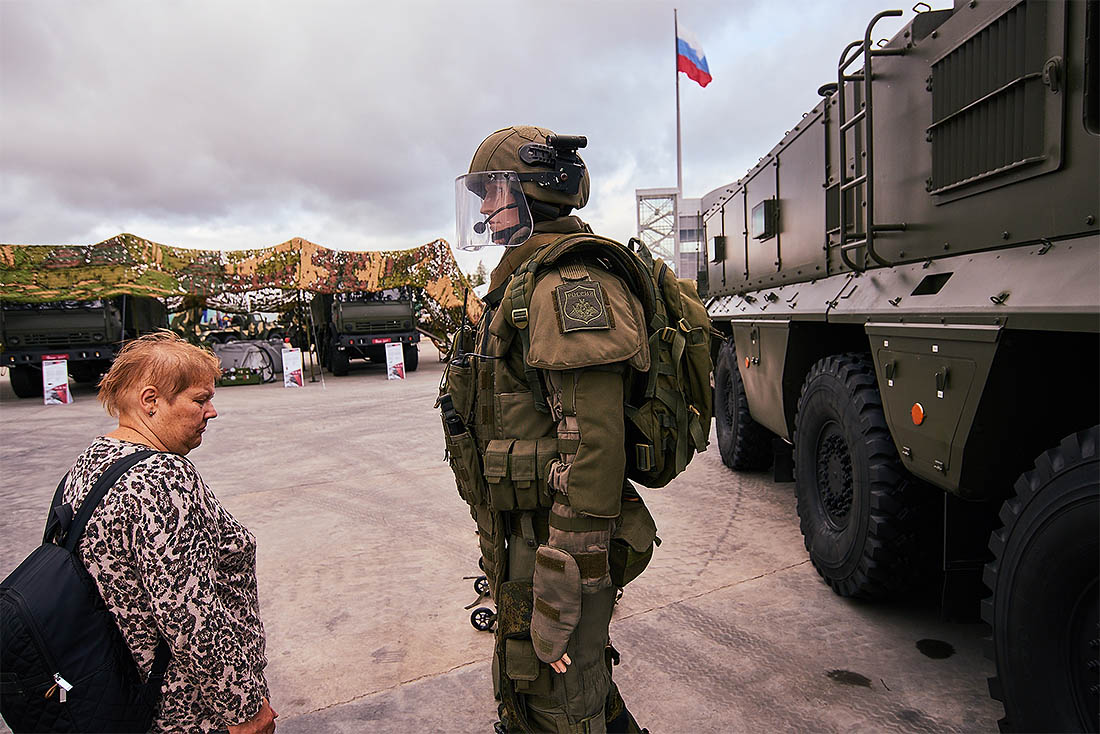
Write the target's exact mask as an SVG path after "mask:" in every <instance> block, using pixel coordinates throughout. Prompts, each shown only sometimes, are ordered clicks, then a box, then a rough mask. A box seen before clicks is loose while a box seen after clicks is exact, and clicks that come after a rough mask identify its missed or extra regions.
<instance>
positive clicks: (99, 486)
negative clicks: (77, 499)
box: [65, 449, 161, 553]
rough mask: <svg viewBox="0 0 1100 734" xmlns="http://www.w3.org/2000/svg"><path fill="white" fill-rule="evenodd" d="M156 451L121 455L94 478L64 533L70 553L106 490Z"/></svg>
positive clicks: (149, 450)
mask: <svg viewBox="0 0 1100 734" xmlns="http://www.w3.org/2000/svg"><path fill="white" fill-rule="evenodd" d="M157 453H161V452H159V451H153V450H152V449H146V450H142V451H135V452H134V453H132V454H127V455H126V456H123V457H122V458H121V459H119V460H118V461H116V462H115V463H113V464H111V465H110V466H109V467H107V470H106V471H105V472H103V474H102V475H100V477H99V479H97V480H96V483H95V484H93V485H92V489H91V491H89V492H88V496H87V497H85V498H84V501H83V502H81V503H80V510H79V511H78V512H77V513H76V517H75V518H73V524H72V526H70V527H69V532H68V533H66V535H65V550H67V551H69V552H70V553H72V552H73V551H75V550H76V544H77V543H79V542H80V538H81V536H82V535H84V528H85V526H86V525H87V524H88V520H90V519H91V517H92V513H93V512H94V511H95V508H96V507H98V506H99V503H100V502H102V501H103V497H104V496H105V495H106V494H107V491H108V490H109V489H110V488H111V487H113V486H114V484H115V482H117V481H118V480H119V479H120V478H121V477H122V475H123V474H125V473H126V472H128V471H129V470H130V468H131V467H133V466H134V464H137V463H138V462H140V461H142V460H143V459H146V458H148V457H150V456H152V455H153V454H157Z"/></svg>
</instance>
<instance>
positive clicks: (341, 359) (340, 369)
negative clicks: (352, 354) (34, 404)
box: [329, 347, 348, 377]
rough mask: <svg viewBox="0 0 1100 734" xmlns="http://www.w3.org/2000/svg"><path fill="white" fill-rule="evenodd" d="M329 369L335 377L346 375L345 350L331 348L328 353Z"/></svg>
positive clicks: (346, 359)
mask: <svg viewBox="0 0 1100 734" xmlns="http://www.w3.org/2000/svg"><path fill="white" fill-rule="evenodd" d="M329 367H330V368H331V369H332V374H333V375H335V376H336V377H343V376H344V375H346V374H347V373H348V353H347V350H345V349H337V348H336V347H332V348H331V351H330V353H329Z"/></svg>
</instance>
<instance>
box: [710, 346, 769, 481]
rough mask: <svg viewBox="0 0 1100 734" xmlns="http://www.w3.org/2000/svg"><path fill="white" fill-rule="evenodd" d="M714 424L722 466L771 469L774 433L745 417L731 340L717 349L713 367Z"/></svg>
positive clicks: (745, 404) (746, 404)
mask: <svg viewBox="0 0 1100 734" xmlns="http://www.w3.org/2000/svg"><path fill="white" fill-rule="evenodd" d="M714 421H715V427H716V430H717V432H718V452H719V453H720V454H721V455H722V463H723V464H725V465H726V466H728V467H729V468H730V469H738V470H748V471H759V470H763V469H767V468H768V467H769V466H771V463H772V439H774V438H775V434H774V433H772V432H771V431H769V430H768V429H767V428H764V427H763V426H762V425H760V424H759V423H757V422H756V421H754V420H753V419H752V416H751V415H749V400H748V397H747V396H746V395H745V384H744V383H743V382H742V381H741V372H740V371H739V370H738V369H737V352H736V351H735V349H734V344H733V340H732V339H730V340H729V341H727V342H726V343H725V344H723V345H722V348H721V349H719V350H718V363H717V364H716V365H715V367H714Z"/></svg>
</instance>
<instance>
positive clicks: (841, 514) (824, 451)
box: [817, 424, 852, 530]
mask: <svg viewBox="0 0 1100 734" xmlns="http://www.w3.org/2000/svg"><path fill="white" fill-rule="evenodd" d="M817 492H818V496H819V497H820V498H821V506H822V507H823V508H824V509H825V516H826V517H827V518H828V521H829V524H830V525H832V526H833V527H834V528H835V529H837V530H842V529H844V528H845V527H846V526H847V524H848V515H849V513H850V512H851V509H852V455H851V453H849V451H848V442H847V441H845V440H844V436H843V435H842V434H841V433H840V430H839V429H838V427H837V426H836V424H829V425H828V426H826V427H825V429H824V430H823V431H822V433H821V438H820V440H819V441H818V446H817Z"/></svg>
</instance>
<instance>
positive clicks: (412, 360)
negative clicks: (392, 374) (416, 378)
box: [401, 344, 420, 372]
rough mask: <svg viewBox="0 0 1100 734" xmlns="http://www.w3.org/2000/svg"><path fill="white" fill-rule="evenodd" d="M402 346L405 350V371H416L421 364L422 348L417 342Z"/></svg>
mask: <svg viewBox="0 0 1100 734" xmlns="http://www.w3.org/2000/svg"><path fill="white" fill-rule="evenodd" d="M401 348H402V349H403V350H404V352H405V371H406V372H416V368H417V367H419V366H420V350H419V349H417V348H416V345H415V344H405V345H404V346H403V347H401Z"/></svg>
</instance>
